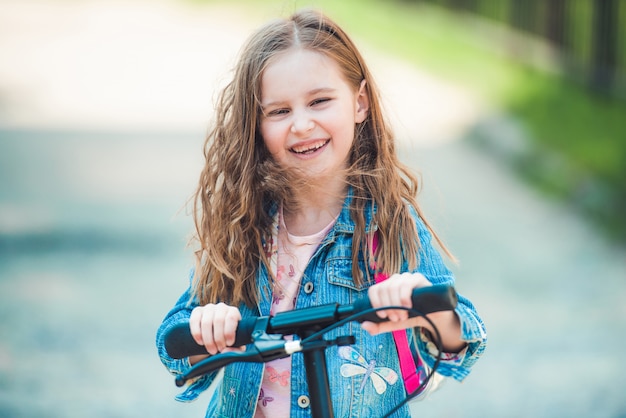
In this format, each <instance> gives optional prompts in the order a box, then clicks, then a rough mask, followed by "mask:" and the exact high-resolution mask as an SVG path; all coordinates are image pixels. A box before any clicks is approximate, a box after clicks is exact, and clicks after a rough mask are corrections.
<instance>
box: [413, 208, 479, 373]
mask: <svg viewBox="0 0 626 418" xmlns="http://www.w3.org/2000/svg"><path fill="white" fill-rule="evenodd" d="M415 218H416V222H417V228H418V233H419V239H420V253H419V257H420V259H419V267H418V270H417V271H418V272H419V273H422V274H423V275H424V276H425V277H426V278H427V279H428V280H429V281H430V282H431V283H433V284H449V285H454V276H453V274H452V272H451V271H450V270H449V269H448V268H447V267H446V266H445V264H444V262H443V260H442V257H441V255H440V254H439V252H438V251H437V250H435V248H434V247H433V245H432V243H431V239H432V236H431V234H430V232H429V231H428V229H427V228H426V226H425V225H424V223H423V222H422V220H421V219H420V218H419V217H418V216H417V214H415ZM458 296H459V297H458V304H457V307H456V309H455V312H456V314H457V315H458V317H459V320H460V322H461V339H462V340H463V341H465V342H466V343H467V346H466V347H465V348H464V349H463V350H462V351H461V352H460V353H442V357H441V363H440V364H439V367H438V369H437V372H438V373H439V374H441V375H443V376H446V377H453V378H454V379H456V380H459V381H461V380H463V379H464V378H465V377H466V376H467V375H468V374H469V372H470V369H471V367H472V366H473V365H474V363H476V361H477V360H478V358H479V357H480V356H481V355H482V353H483V352H484V350H485V346H486V343H487V333H486V330H485V325H484V323H483V321H482V319H481V318H480V316H479V315H478V312H477V311H476V308H475V307H474V305H473V304H472V303H471V302H470V300H469V299H467V298H465V297H464V296H462V295H458ZM413 334H414V336H413V337H414V338H415V343H416V345H417V347H418V349H419V354H420V356H421V357H422V359H423V360H424V361H425V362H426V364H427V365H428V367H429V368H430V369H432V367H433V365H434V363H435V360H436V356H437V348H436V345H435V344H434V343H433V342H432V339H431V336H430V335H428V333H427V332H425V331H421V330H415V332H414V333H413Z"/></svg>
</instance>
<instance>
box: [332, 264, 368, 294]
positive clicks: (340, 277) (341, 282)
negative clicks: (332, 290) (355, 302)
mask: <svg viewBox="0 0 626 418" xmlns="http://www.w3.org/2000/svg"><path fill="white" fill-rule="evenodd" d="M326 269H327V271H328V275H327V278H328V283H330V284H332V285H336V286H341V287H345V288H348V289H351V290H354V291H357V292H362V291H364V290H367V288H369V287H370V286H371V285H373V284H374V275H373V272H372V271H368V273H369V274H366V273H365V263H364V262H363V260H361V259H359V273H360V275H361V277H360V279H361V280H360V283H357V281H356V280H354V278H353V277H352V257H331V258H328V259H327V260H326ZM368 276H369V277H368Z"/></svg>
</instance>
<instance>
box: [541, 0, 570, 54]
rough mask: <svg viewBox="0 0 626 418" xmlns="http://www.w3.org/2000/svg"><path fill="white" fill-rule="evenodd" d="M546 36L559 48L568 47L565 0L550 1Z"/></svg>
mask: <svg viewBox="0 0 626 418" xmlns="http://www.w3.org/2000/svg"><path fill="white" fill-rule="evenodd" d="M547 13H548V16H547V19H546V32H545V33H546V36H547V38H548V39H549V40H550V41H551V42H552V43H553V44H554V45H555V46H557V47H559V48H564V47H566V39H565V0H548V2H547Z"/></svg>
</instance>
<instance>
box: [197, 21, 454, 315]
mask: <svg viewBox="0 0 626 418" xmlns="http://www.w3.org/2000/svg"><path fill="white" fill-rule="evenodd" d="M294 47H297V48H304V49H308V50H312V51H316V52H318V53H322V54H324V55H325V56H327V57H329V58H331V59H333V60H335V62H337V63H338V64H339V67H340V68H341V70H342V72H343V76H344V78H345V80H346V81H347V82H348V83H349V84H350V85H351V86H352V87H353V88H354V91H357V90H358V88H359V86H360V85H361V81H362V80H366V86H367V94H368V98H369V115H368V117H367V118H366V120H365V121H364V122H362V123H361V124H360V125H359V126H358V127H357V129H356V130H355V140H354V142H353V146H352V149H351V152H350V155H349V169H348V171H347V175H346V178H347V181H348V184H349V185H350V186H352V190H353V199H352V206H351V208H350V214H351V217H352V219H353V221H354V222H355V231H354V236H353V241H352V261H353V263H352V264H353V267H352V271H353V277H354V280H355V282H357V283H359V282H361V281H362V280H363V279H362V278H361V275H360V272H359V263H358V258H359V254H366V255H367V257H368V261H373V259H374V258H373V257H375V259H376V261H377V265H378V266H379V267H380V268H381V269H382V270H384V271H386V272H394V271H398V270H399V269H400V267H401V265H402V261H403V260H408V263H409V266H410V267H411V268H415V267H416V266H417V263H418V262H419V260H418V250H419V245H420V243H419V239H418V234H417V230H416V225H415V223H414V222H413V220H412V218H411V216H410V213H409V209H408V207H407V203H409V204H411V205H412V206H413V207H414V208H415V209H416V210H417V211H418V213H419V214H420V216H422V213H421V210H420V208H419V206H418V204H417V202H416V199H415V197H416V195H417V192H418V179H417V177H416V176H415V175H414V174H413V173H412V172H411V171H410V170H409V169H408V168H407V167H406V166H405V165H404V164H402V163H401V162H400V161H399V160H398V158H397V156H396V152H395V146H394V140H393V134H392V132H391V130H390V128H389V126H388V124H387V122H386V121H385V118H384V117H383V113H382V106H381V103H380V98H379V95H378V91H377V88H376V84H375V82H374V79H373V77H372V75H371V74H370V72H369V70H368V68H367V66H366V65H365V62H364V60H363V58H362V56H361V54H360V53H359V52H358V50H357V48H356V47H355V45H354V44H353V42H352V41H351V40H350V38H349V37H348V35H347V34H346V33H345V32H344V31H343V30H342V29H341V28H340V27H339V26H338V25H337V24H336V23H335V22H333V21H332V20H330V19H329V18H328V17H326V16H324V15H323V14H321V13H319V12H316V11H313V10H303V11H299V12H296V13H295V14H293V15H292V16H291V17H289V18H287V19H283V20H277V21H274V22H271V23H269V24H267V25H266V26H264V27H262V28H260V29H259V30H258V31H256V32H255V33H253V34H252V36H251V37H250V38H249V40H248V42H247V43H246V44H245V45H244V48H243V49H242V51H241V56H240V59H239V61H238V64H237V65H236V67H235V69H234V76H233V79H232V81H231V82H230V83H229V84H228V85H227V86H226V87H225V88H224V90H223V91H222V92H221V94H220V95H219V99H218V102H217V105H216V120H215V122H214V125H213V127H212V130H211V131H210V132H209V135H208V137H207V139H206V143H205V148H204V156H205V159H206V162H205V165H204V168H203V170H202V173H201V176H200V181H199V185H198V188H197V190H196V193H195V198H194V213H193V214H194V221H195V227H196V239H197V241H198V243H199V247H200V248H199V249H198V250H197V251H196V264H197V265H196V272H195V278H194V284H193V291H194V295H195V297H196V299H197V301H198V302H199V303H200V304H206V303H216V302H218V301H222V302H225V303H229V304H235V305H236V304H239V303H242V302H245V303H247V304H248V305H250V306H253V305H254V304H256V302H257V300H258V294H259V292H258V289H257V286H256V273H257V270H258V268H259V266H260V265H261V264H262V263H265V265H266V266H267V265H268V259H267V256H266V251H265V247H264V244H265V243H266V242H269V240H270V238H271V225H272V222H273V219H272V214H270V213H269V207H270V204H271V202H280V201H282V200H284V199H286V196H288V195H290V194H289V193H288V191H289V189H290V186H291V184H290V181H293V180H294V177H293V176H290V175H289V173H285V172H284V171H281V169H280V167H278V166H277V164H276V163H275V162H274V161H273V160H272V158H271V156H270V154H269V152H268V151H267V149H266V147H265V145H264V142H263V138H262V137H261V136H260V132H259V124H260V118H261V115H262V113H261V107H260V99H261V87H260V86H261V77H262V75H263V71H264V69H265V68H266V67H267V66H268V63H269V62H270V60H271V59H272V58H274V57H275V56H276V55H277V54H280V53H282V52H284V51H286V50H288V49H290V48H294ZM373 204H375V205H376V208H377V210H376V214H375V217H374V222H375V223H376V225H377V227H378V240H379V245H378V248H377V250H376V253H377V254H373V251H372V248H371V236H369V237H368V236H367V234H366V232H365V230H366V225H365V219H364V216H363V213H364V208H365V207H366V205H373ZM422 219H424V217H423V216H422ZM424 222H426V221H425V220H424ZM426 225H427V226H428V224H426ZM428 228H429V229H431V228H430V226H428ZM431 232H432V229H431ZM433 235H434V237H435V238H436V240H437V241H438V242H439V244H440V245H441V246H442V248H443V249H444V250H445V251H446V253H448V251H447V250H446V249H445V247H444V246H443V244H442V243H441V241H440V240H439V238H438V237H437V235H436V234H434V232H433Z"/></svg>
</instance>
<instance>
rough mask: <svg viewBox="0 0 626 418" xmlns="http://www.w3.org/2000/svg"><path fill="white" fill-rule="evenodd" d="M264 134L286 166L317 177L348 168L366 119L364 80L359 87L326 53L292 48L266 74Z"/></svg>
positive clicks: (276, 59)
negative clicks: (357, 129) (358, 131)
mask: <svg viewBox="0 0 626 418" xmlns="http://www.w3.org/2000/svg"><path fill="white" fill-rule="evenodd" d="M261 106H262V112H263V114H262V115H261V135H262V137H263V140H264V142H265V145H266V147H267V149H268V150H269V152H270V153H271V154H272V155H273V157H274V158H275V159H276V161H277V162H278V163H279V164H280V165H282V166H283V167H285V168H299V169H303V170H304V171H305V173H307V174H309V175H311V176H315V175H319V174H330V173H333V172H334V171H335V170H338V169H343V168H346V166H347V161H348V154H349V152H350V148H351V147H352V142H353V140H354V130H355V125H356V124H357V123H361V122H363V121H364V120H365V118H366V116H367V111H368V98H367V93H366V87H365V82H362V83H361V86H360V88H359V89H358V91H355V90H354V89H353V87H351V86H350V85H349V84H348V83H347V82H346V81H345V80H344V77H343V75H342V73H341V70H340V69H339V66H338V65H337V63H336V62H335V61H334V60H332V59H331V58H328V57H326V56H325V55H323V54H321V53H318V52H314V51H310V50H305V49H293V50H288V51H286V52H284V53H282V54H280V55H278V56H277V57H275V58H274V60H273V62H271V63H270V64H269V66H268V67H267V68H266V69H265V71H264V73H263V76H262V79H261Z"/></svg>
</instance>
